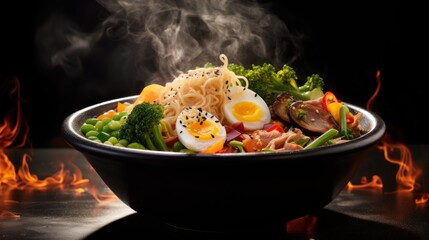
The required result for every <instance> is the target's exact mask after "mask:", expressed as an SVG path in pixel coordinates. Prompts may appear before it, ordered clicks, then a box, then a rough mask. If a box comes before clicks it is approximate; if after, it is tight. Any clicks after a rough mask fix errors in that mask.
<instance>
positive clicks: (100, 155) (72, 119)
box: [62, 96, 385, 230]
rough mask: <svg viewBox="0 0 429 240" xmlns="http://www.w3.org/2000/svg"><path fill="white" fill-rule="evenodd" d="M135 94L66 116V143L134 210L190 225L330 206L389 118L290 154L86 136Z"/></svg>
mask: <svg viewBox="0 0 429 240" xmlns="http://www.w3.org/2000/svg"><path fill="white" fill-rule="evenodd" d="M136 97H137V96H131V97H126V98H120V99H115V100H111V101H107V102H103V103H100V104H96V105H93V106H90V107H87V108H85V109H82V110H80V111H77V112H75V113H73V114H71V115H70V116H69V117H67V118H66V119H65V120H64V123H63V126H62V130H63V136H64V138H65V140H66V141H67V142H68V143H69V144H70V145H71V146H72V147H74V148H75V149H77V150H78V151H80V152H82V153H83V154H84V156H85V157H86V158H87V160H88V161H89V163H90V164H91V165H92V166H93V167H94V169H95V170H96V172H97V173H98V174H99V175H100V177H101V178H102V179H103V180H104V182H105V183H106V184H107V186H109V188H110V189H111V190H112V191H113V192H114V193H115V194H116V195H117V196H118V197H119V199H120V200H122V201H123V202H124V203H125V204H127V205H128V206H130V207H131V208H132V209H134V210H135V211H137V212H139V213H142V214H148V215H150V216H153V217H156V218H157V219H160V220H162V221H165V222H167V223H169V224H172V225H175V226H178V227H183V228H192V229H201V230H211V229H215V230H216V229H237V228H242V227H245V228H246V227H248V228H249V229H253V228H255V227H261V226H268V225H270V224H273V223H275V222H283V223H284V222H286V221H288V220H291V219H294V218H298V217H301V216H304V215H307V214H310V213H312V212H315V211H317V210H319V209H321V208H323V207H324V206H326V205H327V204H328V203H330V202H331V201H332V200H333V199H334V198H335V197H336V196H337V195H338V194H339V192H340V191H341V190H343V189H344V187H345V186H346V184H347V183H348V181H349V180H350V179H351V177H352V175H353V173H354V172H355V170H356V169H357V167H358V165H359V163H360V162H361V160H363V159H364V158H365V157H366V155H367V153H368V152H369V150H370V149H371V148H372V147H374V146H375V145H376V144H377V143H378V142H379V140H380V139H381V138H382V136H383V134H384V132H385V123H384V121H383V120H382V119H381V118H380V117H379V116H378V115H376V114H374V113H372V112H369V111H367V110H365V109H363V108H360V107H358V106H354V105H351V104H348V106H349V108H350V109H351V110H352V111H358V112H362V113H363V116H362V118H361V127H362V129H364V130H365V131H366V132H367V133H366V134H364V135H362V136H361V137H359V138H357V139H354V140H352V141H350V142H348V143H343V144H338V145H333V146H328V147H323V148H316V149H311V150H303V151H296V152H285V153H255V154H252V153H245V154H243V153H231V154H222V155H199V154H185V153H176V152H160V151H149V150H136V149H127V148H120V147H114V146H108V145H104V144H101V143H96V142H93V141H91V140H88V139H86V138H85V137H84V136H83V135H82V134H81V133H80V126H81V125H82V124H83V122H84V121H85V120H86V119H87V118H89V117H93V116H96V115H99V114H101V113H103V112H105V111H108V110H110V109H114V108H115V107H116V104H117V102H125V101H128V102H132V101H133V100H134V99H135V98H136Z"/></svg>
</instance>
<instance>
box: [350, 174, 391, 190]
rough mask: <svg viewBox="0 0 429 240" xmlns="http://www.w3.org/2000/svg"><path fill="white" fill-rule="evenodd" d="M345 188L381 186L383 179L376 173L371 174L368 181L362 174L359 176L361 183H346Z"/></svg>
mask: <svg viewBox="0 0 429 240" xmlns="http://www.w3.org/2000/svg"><path fill="white" fill-rule="evenodd" d="M347 188H349V189H355V188H380V189H381V188H383V181H382V180H381V178H380V177H379V176H377V175H374V176H372V181H370V182H368V179H367V177H365V176H363V177H362V178H361V184H359V185H354V184H352V183H351V182H349V183H348V184H347Z"/></svg>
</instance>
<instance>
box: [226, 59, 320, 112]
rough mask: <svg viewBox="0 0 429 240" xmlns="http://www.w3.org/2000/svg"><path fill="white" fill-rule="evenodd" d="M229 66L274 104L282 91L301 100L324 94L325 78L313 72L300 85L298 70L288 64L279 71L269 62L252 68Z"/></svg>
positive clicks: (267, 100) (269, 102)
mask: <svg viewBox="0 0 429 240" xmlns="http://www.w3.org/2000/svg"><path fill="white" fill-rule="evenodd" d="M228 68H229V69H230V70H231V71H233V72H234V73H235V74H236V75H241V76H244V77H246V78H247V80H248V81H249V88H250V89H252V90H253V91H255V92H256V93H257V94H258V95H259V96H261V97H262V98H263V99H264V100H265V102H267V103H268V104H272V103H273V102H274V100H275V98H276V96H277V95H278V94H279V93H282V92H288V93H289V94H291V95H292V96H293V97H295V98H296V99H299V100H310V99H315V98H318V97H321V96H323V85H324V81H323V78H321V77H320V76H319V75H317V74H313V75H311V76H310V77H307V82H305V83H304V85H302V86H298V84H297V81H298V77H297V74H296V72H295V71H294V70H293V68H291V67H290V66H288V65H286V64H285V65H283V67H282V68H281V69H280V70H278V71H277V70H276V68H275V67H274V66H273V65H271V64H269V63H264V64H262V65H252V67H251V69H246V68H244V67H243V66H240V65H235V64H229V65H228Z"/></svg>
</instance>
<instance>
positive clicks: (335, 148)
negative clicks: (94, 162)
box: [61, 95, 386, 161]
mask: <svg viewBox="0 0 429 240" xmlns="http://www.w3.org/2000/svg"><path fill="white" fill-rule="evenodd" d="M137 97H138V95H133V96H126V97H120V98H115V99H112V100H108V101H103V102H100V103H97V104H94V105H90V106H87V107H85V108H82V109H80V110H77V111H75V112H73V113H71V114H70V115H69V116H68V117H66V118H65V119H64V121H63V124H62V127H61V132H62V135H63V138H64V140H65V141H66V143H67V144H69V145H70V146H71V147H73V148H75V149H77V150H79V151H81V152H91V153H92V154H103V155H106V154H109V155H112V156H121V157H123V156H126V157H130V158H139V157H147V156H152V157H156V158H157V159H159V160H162V159H165V160H167V159H172V160H175V161H177V159H179V158H180V159H183V158H185V159H188V160H190V161H192V160H198V161H211V160H213V159H215V160H216V161H219V160H220V161H242V160H245V161H249V160H250V161H257V160H258V159H264V161H267V160H272V161H279V160H282V159H285V158H293V159H300V158H308V157H311V156H312V155H318V156H325V155H331V154H338V153H346V152H354V151H359V150H362V149H365V148H369V147H371V146H373V145H375V144H376V143H378V142H379V141H380V140H381V138H382V137H383V135H384V134H385V131H386V125H385V122H384V121H383V119H382V118H381V117H380V116H379V115H378V114H376V113H374V112H372V111H370V110H366V109H364V108H362V107H360V106H357V105H354V104H350V103H347V102H344V103H345V104H347V106H348V107H349V108H350V109H352V110H354V111H357V112H361V113H362V114H363V116H364V117H365V118H367V119H368V121H369V122H370V123H371V124H370V126H371V128H370V129H369V130H368V132H367V133H365V134H363V135H362V136H359V137H358V138H356V139H353V140H351V141H350V142H346V143H341V144H335V145H329V146H323V147H318V148H313V149H306V150H299V151H289V152H263V153H260V152H258V153H222V154H201V153H197V154H194V153H182V152H172V151H168V152H165V151H154V150H146V149H145V150H143V149H132V148H121V147H117V146H110V145H106V144H103V143H98V142H94V141H91V140H89V139H87V138H86V137H85V136H83V135H82V134H81V133H80V131H79V129H80V125H81V124H83V123H79V124H78V125H76V124H77V123H76V122H75V121H76V119H77V118H79V117H81V116H82V115H84V114H85V113H87V112H88V111H90V110H94V109H97V108H102V107H105V106H108V105H113V104H115V103H117V102H130V100H133V99H135V98H137ZM76 126H79V129H78V128H77V127H76ZM195 156H198V157H195ZM261 156H262V157H261Z"/></svg>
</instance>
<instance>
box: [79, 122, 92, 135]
mask: <svg viewBox="0 0 429 240" xmlns="http://www.w3.org/2000/svg"><path fill="white" fill-rule="evenodd" d="M91 130H95V126H94V125H92V124H88V123H84V124H83V125H82V126H81V127H80V131H81V132H82V133H83V134H86V133H87V132H89V131H91Z"/></svg>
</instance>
